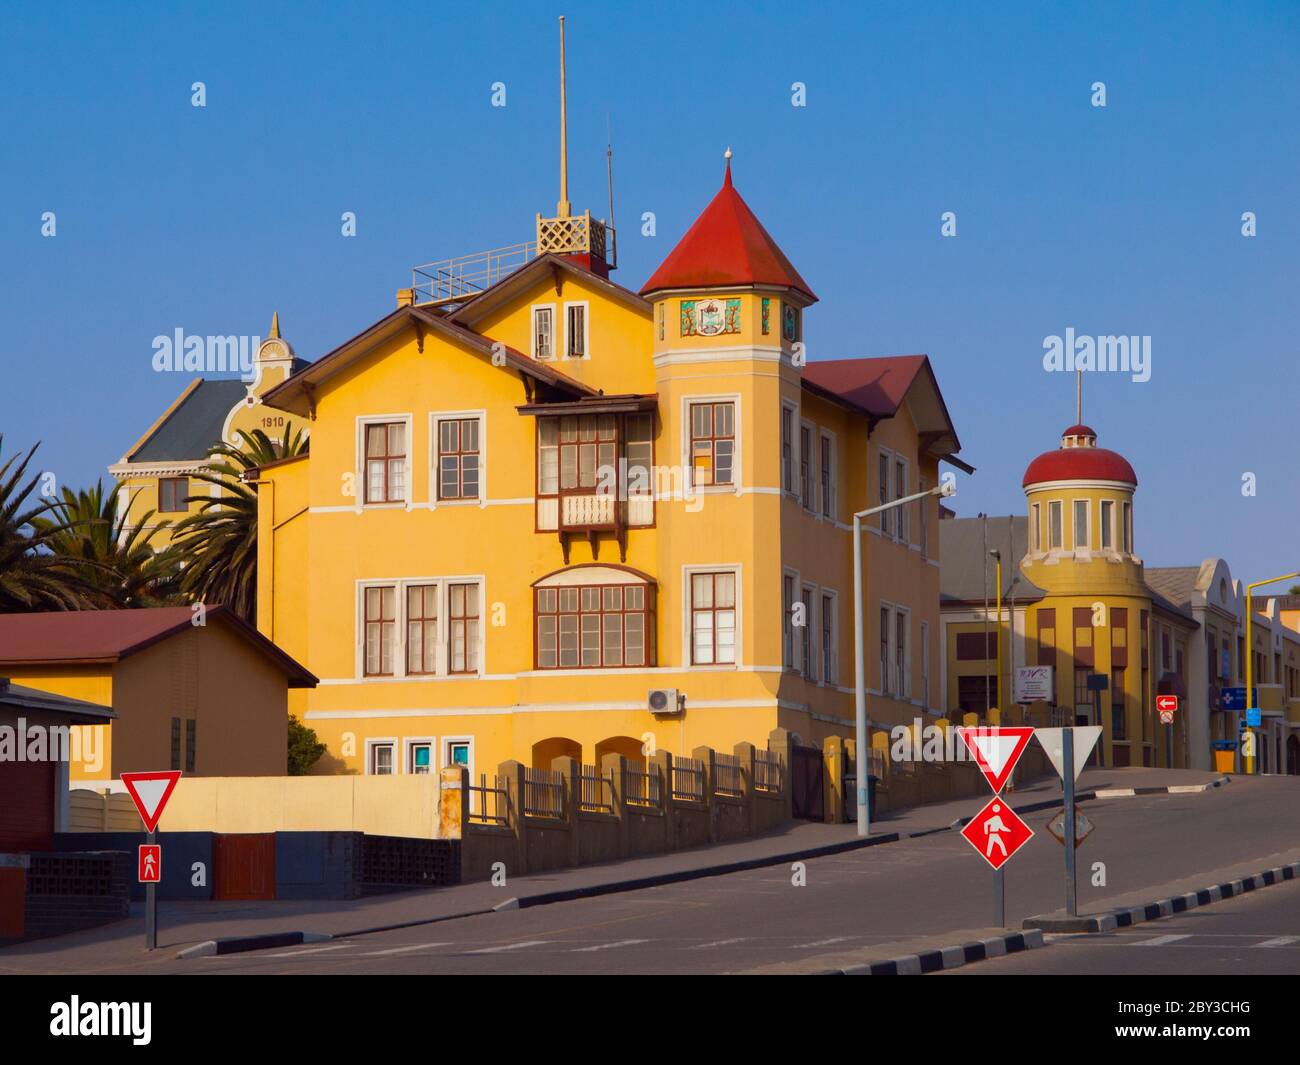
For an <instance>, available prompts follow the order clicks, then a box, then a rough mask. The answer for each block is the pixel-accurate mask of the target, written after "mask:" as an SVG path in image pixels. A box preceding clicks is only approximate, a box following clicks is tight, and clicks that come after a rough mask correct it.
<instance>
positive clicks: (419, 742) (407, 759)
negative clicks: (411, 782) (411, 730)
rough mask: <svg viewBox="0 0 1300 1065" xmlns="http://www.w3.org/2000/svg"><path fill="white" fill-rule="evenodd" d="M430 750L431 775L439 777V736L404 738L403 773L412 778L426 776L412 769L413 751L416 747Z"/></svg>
mask: <svg viewBox="0 0 1300 1065" xmlns="http://www.w3.org/2000/svg"><path fill="white" fill-rule="evenodd" d="M425 746H427V747H428V748H429V774H428V775H430V776H437V774H438V759H437V755H438V737H437V736H403V737H402V772H403V773H406V774H408V775H410V776H423V775H424V774H421V773H416V772H415V770H413V769H412V768H411V749H412V748H414V747H425Z"/></svg>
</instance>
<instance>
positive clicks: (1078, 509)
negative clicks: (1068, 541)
mask: <svg viewBox="0 0 1300 1065" xmlns="http://www.w3.org/2000/svg"><path fill="white" fill-rule="evenodd" d="M1072 503H1073V507H1072V509H1073V511H1074V549H1075V550H1076V551H1078V550H1079V549H1080V548H1086V547H1088V545H1089V544H1090V543H1091V540H1090V538H1089V535H1088V533H1089V528H1088V525H1089V518H1090V517H1091V515H1090V514H1089V510H1090V509H1091V508H1089V506H1088V501H1087V500H1086V499H1075V500H1072Z"/></svg>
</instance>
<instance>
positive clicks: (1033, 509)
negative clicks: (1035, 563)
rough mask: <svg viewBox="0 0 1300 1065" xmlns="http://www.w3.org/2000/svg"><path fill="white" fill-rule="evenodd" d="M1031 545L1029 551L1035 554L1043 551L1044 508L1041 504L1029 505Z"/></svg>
mask: <svg viewBox="0 0 1300 1065" xmlns="http://www.w3.org/2000/svg"><path fill="white" fill-rule="evenodd" d="M1029 544H1030V548H1029V549H1030V550H1031V551H1033V552H1034V553H1035V554H1037V553H1038V552H1039V551H1041V550H1042V549H1043V506H1042V504H1041V503H1031V504H1029Z"/></svg>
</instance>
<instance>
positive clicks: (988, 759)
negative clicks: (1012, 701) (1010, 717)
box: [957, 725, 1034, 794]
mask: <svg viewBox="0 0 1300 1065" xmlns="http://www.w3.org/2000/svg"><path fill="white" fill-rule="evenodd" d="M1033 734H1034V730H1033V729H1032V728H1030V727H1029V726H1027V725H1016V726H1011V727H1005V728H1004V727H1002V726H999V725H990V726H988V727H987V728H959V729H958V730H957V735H958V736H960V737H961V739H962V742H963V743H964V744H966V749H967V750H968V751H970V753H971V754H972V755H974V757H975V764H976V765H977V766H979V770H980V772H981V773H983V774H984V779H985V780H987V781H988V782H989V787H991V788H992V789H993V793H994V794H997V793H998V792H999V791H1001V790H1002V787H1003V785H1005V784H1006V782H1007V780H1008V779H1010V777H1011V771H1012V770H1013V769H1015V768H1016V763H1017V762H1018V761H1020V756H1021V755H1022V754H1024V753H1025V748H1026V747H1028V746H1029V739H1030V737H1031V736H1033Z"/></svg>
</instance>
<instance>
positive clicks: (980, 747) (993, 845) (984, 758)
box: [957, 726, 1034, 928]
mask: <svg viewBox="0 0 1300 1065" xmlns="http://www.w3.org/2000/svg"><path fill="white" fill-rule="evenodd" d="M1033 734H1034V730H1033V729H1032V728H1029V727H1028V726H1016V727H1014V728H1000V727H997V726H994V727H987V728H959V729H958V730H957V735H959V736H960V737H961V741H962V743H963V744H965V745H966V749H967V750H968V751H970V753H971V754H972V755H973V756H974V758H975V764H976V766H978V767H979V771H980V772H981V773H982V774H983V775H984V779H985V780H987V781H988V784H989V787H990V788H992V789H993V798H992V799H990V800H989V802H988V803H987V804H986V805H985V807H984V809H982V810H981V811H980V812H979V813H977V814H976V815H975V816H974V817H972V818H971V819H970V821H969V822H967V824H966V827H965V828H963V829H962V830H961V834H962V837H963V838H964V839H965V840H966V842H967V843H969V844H970V845H971V846H972V847H974V848H975V849H976V850H977V851H979V853H980V856H981V857H982V858H983V859H984V860H985V861H986V862H988V863H989V865H990V866H992V867H993V919H994V921H995V922H996V926H997V927H998V928H1005V927H1006V926H1007V891H1006V880H1005V877H1004V874H1003V871H1002V867H1003V865H1005V864H1006V862H1007V859H1009V858H1010V857H1011V856H1012V855H1013V854H1015V853H1016V851H1018V850H1019V849H1020V848H1021V847H1023V846H1024V845H1025V844H1026V843H1028V842H1029V840H1030V839H1031V838H1032V837H1033V835H1034V830H1033V829H1032V828H1030V827H1029V826H1028V825H1027V824H1025V822H1024V821H1022V820H1021V819H1020V817H1019V816H1018V815H1017V814H1016V812H1015V811H1014V810H1013V809H1011V807H1010V806H1008V805H1007V803H1006V800H1005V799H1003V798H1002V795H1001V792H1002V789H1003V787H1004V786H1005V785H1006V783H1007V781H1008V780H1009V779H1010V777H1011V773H1012V771H1013V770H1014V769H1015V768H1016V763H1017V762H1018V761H1020V756H1021V755H1022V754H1023V753H1024V751H1025V748H1026V747H1027V746H1028V745H1029V740H1030V738H1031V737H1032V736H1033Z"/></svg>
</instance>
